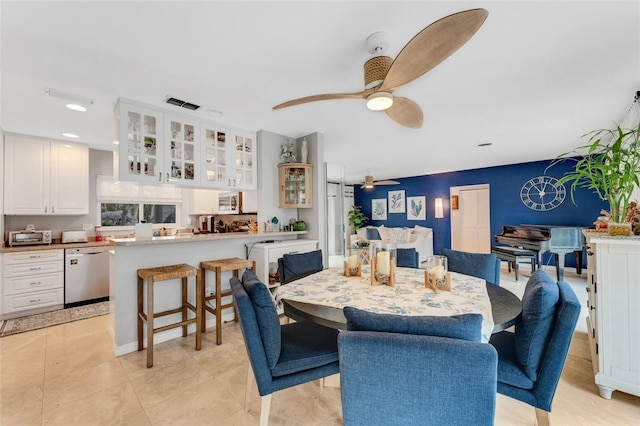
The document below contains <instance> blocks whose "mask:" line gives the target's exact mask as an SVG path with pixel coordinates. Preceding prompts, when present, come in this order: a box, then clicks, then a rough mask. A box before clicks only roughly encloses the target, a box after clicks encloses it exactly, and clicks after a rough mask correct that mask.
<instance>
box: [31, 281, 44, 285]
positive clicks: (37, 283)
mask: <svg viewBox="0 0 640 426" xmlns="http://www.w3.org/2000/svg"><path fill="white" fill-rule="evenodd" d="M39 284H42V283H41V282H40V281H34V282H32V283H29V285H39Z"/></svg>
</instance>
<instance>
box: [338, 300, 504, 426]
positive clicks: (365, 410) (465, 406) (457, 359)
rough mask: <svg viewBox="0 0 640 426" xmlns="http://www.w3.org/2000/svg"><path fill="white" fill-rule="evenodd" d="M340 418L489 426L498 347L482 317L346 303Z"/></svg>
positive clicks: (351, 422) (340, 345) (348, 421)
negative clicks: (393, 311) (485, 335)
mask: <svg viewBox="0 0 640 426" xmlns="http://www.w3.org/2000/svg"><path fill="white" fill-rule="evenodd" d="M344 315H345V317H346V318H347V329H348V330H347V331H341V332H340V335H339V336H338V352H339V354H340V387H341V393H342V417H343V421H344V424H345V425H347V426H351V425H381V424H387V425H438V426H440V425H465V426H466V425H492V424H493V420H494V416H495V401H496V365H497V362H498V361H497V354H496V351H495V349H494V348H493V347H492V346H491V345H489V344H486V343H480V338H481V327H482V316H481V315H478V314H466V315H459V316H457V317H417V316H401V315H387V314H374V313H369V312H365V311H361V310H358V309H355V308H350V307H346V308H344Z"/></svg>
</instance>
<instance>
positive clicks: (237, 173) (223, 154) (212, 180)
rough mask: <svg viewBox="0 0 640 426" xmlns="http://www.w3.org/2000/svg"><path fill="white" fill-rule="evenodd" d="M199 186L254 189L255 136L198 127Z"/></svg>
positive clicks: (222, 129)
mask: <svg viewBox="0 0 640 426" xmlns="http://www.w3.org/2000/svg"><path fill="white" fill-rule="evenodd" d="M202 146H203V148H204V152H203V155H202V158H203V159H204V164H203V168H202V171H203V173H202V178H201V180H202V182H201V186H207V187H212V188H225V189H236V190H241V189H256V188H257V185H256V178H255V173H256V167H255V159H256V158H257V157H256V150H255V134H254V133H250V132H242V131H238V130H231V129H226V128H224V127H220V126H217V125H213V124H208V123H203V124H202Z"/></svg>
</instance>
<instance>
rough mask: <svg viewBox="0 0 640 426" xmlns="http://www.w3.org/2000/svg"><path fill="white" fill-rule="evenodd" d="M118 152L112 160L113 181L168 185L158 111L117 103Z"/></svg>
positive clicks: (160, 115) (161, 116) (167, 171)
mask: <svg viewBox="0 0 640 426" xmlns="http://www.w3.org/2000/svg"><path fill="white" fill-rule="evenodd" d="M116 117H117V118H118V140H119V144H118V149H117V151H116V154H117V155H116V156H115V158H114V168H115V169H116V172H117V173H116V176H117V177H116V180H125V181H136V182H145V183H155V184H158V183H168V182H169V172H170V167H166V164H165V149H166V148H165V142H164V114H163V113H162V111H159V110H154V109H150V108H145V107H142V106H138V105H136V104H133V103H128V102H124V101H120V102H119V103H118V105H117V107H116Z"/></svg>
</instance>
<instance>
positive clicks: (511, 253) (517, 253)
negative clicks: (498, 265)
mask: <svg viewBox="0 0 640 426" xmlns="http://www.w3.org/2000/svg"><path fill="white" fill-rule="evenodd" d="M491 253H494V254H495V255H496V256H497V257H498V259H500V260H506V261H507V262H508V263H507V264H508V268H509V272H511V267H512V266H513V270H514V272H515V274H516V281H518V278H519V268H518V261H520V260H528V261H530V262H531V272H533V271H535V270H536V264H537V259H538V253H536V252H535V251H533V250H527V249H521V248H517V247H508V246H494V247H491Z"/></svg>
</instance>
